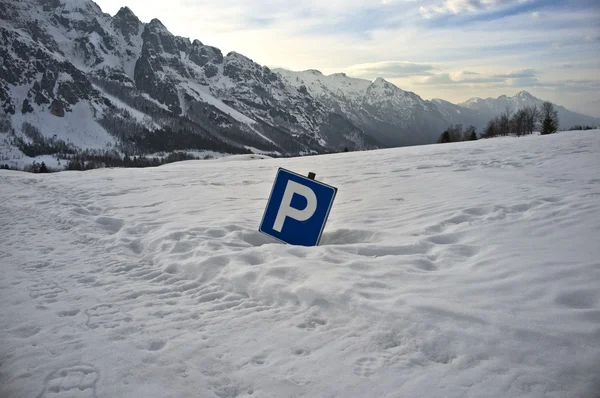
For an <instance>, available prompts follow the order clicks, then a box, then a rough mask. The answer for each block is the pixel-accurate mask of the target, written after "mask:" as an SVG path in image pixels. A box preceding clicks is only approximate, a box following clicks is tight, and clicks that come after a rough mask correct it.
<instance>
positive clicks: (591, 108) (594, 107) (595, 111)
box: [576, 98, 600, 118]
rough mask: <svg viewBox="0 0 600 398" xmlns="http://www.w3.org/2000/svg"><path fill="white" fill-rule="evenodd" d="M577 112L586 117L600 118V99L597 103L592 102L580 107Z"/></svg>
mask: <svg viewBox="0 0 600 398" xmlns="http://www.w3.org/2000/svg"><path fill="white" fill-rule="evenodd" d="M576 110H577V111H578V112H580V113H583V114H584V115H589V116H593V117H596V118H600V98H599V99H597V100H595V101H590V102H587V103H585V104H582V105H579V106H578V107H577V108H576Z"/></svg>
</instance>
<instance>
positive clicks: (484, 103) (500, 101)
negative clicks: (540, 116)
mask: <svg viewBox="0 0 600 398" xmlns="http://www.w3.org/2000/svg"><path fill="white" fill-rule="evenodd" d="M543 103H544V101H543V100H541V99H539V98H536V97H534V96H533V95H531V94H530V93H528V92H527V91H521V92H519V93H517V94H516V95H515V96H513V97H508V96H506V95H501V96H500V97H498V98H485V99H482V98H477V97H475V98H471V99H469V100H467V101H465V102H463V103H461V104H458V105H459V106H461V107H463V108H467V109H470V110H473V111H476V112H478V113H479V115H480V116H481V117H482V118H483V119H484V120H490V119H492V118H494V117H496V116H498V115H500V114H501V113H503V112H505V111H506V110H507V109H509V110H510V112H512V113H514V112H515V111H517V110H519V109H521V108H523V107H526V106H537V107H538V108H540V107H541V106H542V104H543ZM554 106H555V108H556V110H557V111H558V119H559V122H560V126H559V127H560V128H561V129H569V128H571V127H573V126H575V125H582V124H583V125H595V126H598V125H600V119H598V118H595V117H592V116H587V115H582V114H580V113H576V112H573V111H570V110H568V109H567V108H565V107H563V106H560V105H556V104H554Z"/></svg>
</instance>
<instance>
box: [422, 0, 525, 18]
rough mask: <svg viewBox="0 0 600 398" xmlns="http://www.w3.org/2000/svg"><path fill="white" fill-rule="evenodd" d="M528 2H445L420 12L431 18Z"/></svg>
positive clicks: (508, 0) (493, 0) (504, 0)
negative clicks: (438, 15) (437, 15)
mask: <svg viewBox="0 0 600 398" xmlns="http://www.w3.org/2000/svg"><path fill="white" fill-rule="evenodd" d="M527 1H529V0H444V1H443V3H442V4H441V5H431V6H421V7H420V8H419V11H420V12H421V15H423V17H425V18H431V17H433V16H434V15H436V14H459V13H462V12H468V11H471V12H472V11H478V10H486V9H489V8H493V7H497V6H501V5H507V4H511V3H525V2H527Z"/></svg>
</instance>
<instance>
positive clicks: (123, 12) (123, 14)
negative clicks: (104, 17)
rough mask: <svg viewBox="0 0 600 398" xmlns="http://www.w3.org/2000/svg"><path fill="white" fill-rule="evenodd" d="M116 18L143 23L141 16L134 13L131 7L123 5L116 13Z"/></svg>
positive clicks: (129, 22) (137, 23)
mask: <svg viewBox="0 0 600 398" xmlns="http://www.w3.org/2000/svg"><path fill="white" fill-rule="evenodd" d="M114 19H117V20H120V21H123V22H125V23H128V24H132V25H136V26H137V25H139V24H141V21H140V20H139V18H138V17H137V16H136V15H135V14H134V13H133V11H131V9H130V8H129V7H121V8H120V9H119V11H118V12H117V13H116V14H115V16H114Z"/></svg>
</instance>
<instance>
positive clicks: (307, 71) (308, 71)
mask: <svg viewBox="0 0 600 398" xmlns="http://www.w3.org/2000/svg"><path fill="white" fill-rule="evenodd" d="M305 72H306V73H310V74H311V75H316V76H323V73H321V71H320V70H317V69H307V70H305Z"/></svg>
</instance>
